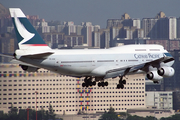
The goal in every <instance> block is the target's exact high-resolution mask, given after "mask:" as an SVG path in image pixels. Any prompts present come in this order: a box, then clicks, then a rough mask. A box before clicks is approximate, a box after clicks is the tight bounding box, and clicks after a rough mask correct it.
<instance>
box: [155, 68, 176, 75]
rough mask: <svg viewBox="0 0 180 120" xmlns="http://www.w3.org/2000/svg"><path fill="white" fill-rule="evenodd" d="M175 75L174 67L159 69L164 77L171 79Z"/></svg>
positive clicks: (159, 72)
mask: <svg viewBox="0 0 180 120" xmlns="http://www.w3.org/2000/svg"><path fill="white" fill-rule="evenodd" d="M174 73H175V71H174V68H172V67H161V68H159V69H158V74H159V75H160V76H163V77H171V76H173V75H174Z"/></svg>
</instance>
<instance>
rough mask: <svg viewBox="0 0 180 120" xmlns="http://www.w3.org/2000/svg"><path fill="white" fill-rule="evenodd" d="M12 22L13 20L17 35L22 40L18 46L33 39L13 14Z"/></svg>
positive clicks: (31, 34)
mask: <svg viewBox="0 0 180 120" xmlns="http://www.w3.org/2000/svg"><path fill="white" fill-rule="evenodd" d="M14 20H15V24H16V27H17V30H18V32H19V34H20V35H21V37H22V38H24V39H23V40H22V41H21V42H19V45H22V44H23V43H25V42H27V41H29V40H30V39H31V38H33V37H34V35H35V34H34V33H30V32H29V31H27V30H26V28H25V27H24V25H23V24H22V23H21V22H20V21H19V19H18V18H17V16H16V14H15V13H14Z"/></svg>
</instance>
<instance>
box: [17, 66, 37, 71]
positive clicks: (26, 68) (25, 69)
mask: <svg viewBox="0 0 180 120" xmlns="http://www.w3.org/2000/svg"><path fill="white" fill-rule="evenodd" d="M20 66H21V68H22V69H23V70H24V71H27V72H36V71H37V70H38V69H39V68H36V67H31V66H26V65H20Z"/></svg>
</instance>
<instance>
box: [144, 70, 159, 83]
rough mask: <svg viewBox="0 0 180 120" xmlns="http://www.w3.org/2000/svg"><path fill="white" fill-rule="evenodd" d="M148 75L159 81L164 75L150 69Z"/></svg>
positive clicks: (149, 77)
mask: <svg viewBox="0 0 180 120" xmlns="http://www.w3.org/2000/svg"><path fill="white" fill-rule="evenodd" d="M146 77H147V78H148V79H149V80H155V81H159V80H162V79H163V77H162V76H159V75H158V73H157V71H150V72H149V73H147V75H146Z"/></svg>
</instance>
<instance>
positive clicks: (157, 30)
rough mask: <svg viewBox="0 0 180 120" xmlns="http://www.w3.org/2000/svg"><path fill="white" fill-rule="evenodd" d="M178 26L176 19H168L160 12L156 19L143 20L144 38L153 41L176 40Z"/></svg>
mask: <svg viewBox="0 0 180 120" xmlns="http://www.w3.org/2000/svg"><path fill="white" fill-rule="evenodd" d="M176 24H177V22H176V18H175V17H166V16H165V14H164V13H163V12H159V13H158V14H157V16H156V17H155V18H143V19H142V29H143V30H144V36H145V37H150V38H151V39H161V40H162V39H170V40H172V39H176V38H177V28H176V26H177V25H176Z"/></svg>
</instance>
